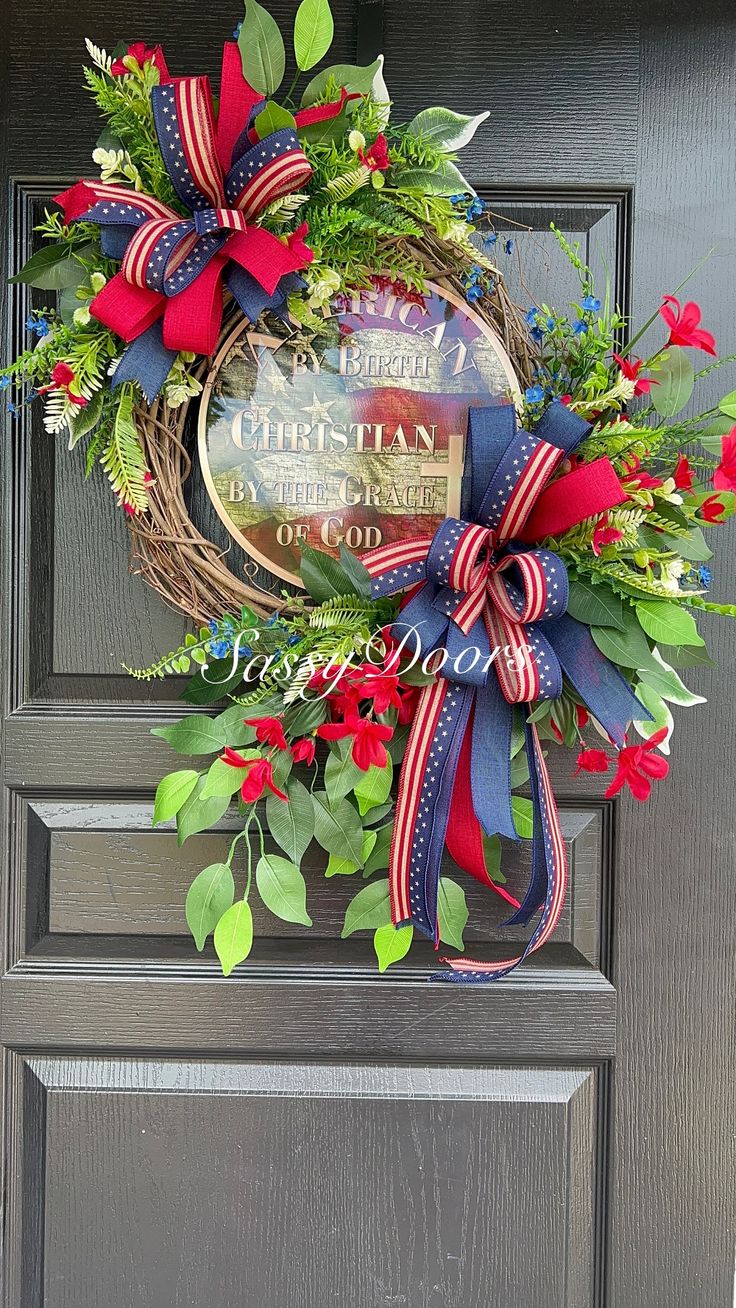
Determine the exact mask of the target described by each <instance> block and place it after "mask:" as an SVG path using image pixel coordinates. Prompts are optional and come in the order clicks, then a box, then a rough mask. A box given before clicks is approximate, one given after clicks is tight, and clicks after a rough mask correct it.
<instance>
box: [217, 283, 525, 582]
mask: <svg viewBox="0 0 736 1308" xmlns="http://www.w3.org/2000/svg"><path fill="white" fill-rule="evenodd" d="M323 316H324V325H323V326H320V328H319V329H317V330H312V329H309V330H307V329H305V328H303V327H301V326H297V325H295V324H292V323H290V322H289V321H284V320H282V319H279V318H276V317H275V316H270V317H267V318H266V319H265V320H263V319H262V320H261V321H260V322H259V324H258V325H257V326H253V325H251V324H248V323H245V322H243V323H241V324H239V325H238V327H237V328H236V330H235V331H234V332H233V333H232V334H231V336H230V337H229V338H228V340H227V341H226V342H225V344H224V345H223V347H222V349H221V351H220V353H219V355H218V356H217V358H216V360H215V362H214V365H213V368H212V371H211V373H210V376H209V378H208V381H207V385H206V387H205V391H204V395H203V400H202V406H201V412H200V429H199V449H200V461H201V466H202V469H203V474H204V478H205V482H206V485H207V488H208V491H209V494H210V496H211V498H212V500H213V502H214V504H215V507H216V509H217V512H218V514H219V515H220V517H221V518H222V520H223V522H224V523H225V525H226V526H227V528H228V530H229V531H230V533H231V534H232V535H233V536H234V537H235V539H236V540H237V541H238V542H239V543H240V544H241V545H242V546H243V547H244V549H245V550H246V551H247V552H248V553H249V554H250V555H251V556H252V557H253V558H254V559H256V560H257V561H258V562H259V563H260V564H261V565H263V566H264V567H266V568H267V569H269V571H271V572H273V573H275V574H276V575H277V576H279V577H281V578H283V579H284V580H286V581H290V582H295V583H298V576H297V572H298V567H299V549H300V545H301V544H308V545H311V546H313V547H314V548H317V549H321V550H326V551H328V552H331V553H334V554H335V555H337V554H338V553H339V549H340V545H341V544H343V543H344V544H345V545H347V546H348V547H349V548H350V549H352V550H354V551H355V552H357V553H361V552H362V551H364V550H367V549H373V548H375V547H377V546H379V545H385V544H390V543H391V542H393V541H397V540H402V539H406V538H407V537H411V536H416V535H422V536H424V535H427V534H431V533H432V532H433V531H434V530H435V529H436V528H437V526H439V523H440V522H441V521H442V519H443V518H445V517H447V515H448V514H449V515H459V513H460V485H461V478H462V471H463V458H464V436H465V432H466V430H467V425H468V410H469V409H470V408H473V407H477V406H480V405H488V404H489V403H492V402H493V401H496V402H498V403H512V402H513V399H512V397H513V395H515V394H516V393H517V392H518V383H517V380H516V377H515V375H514V370H513V367H512V365H511V362H510V360H509V358H508V356H507V354H506V353H505V351H504V348H503V346H502V344H501V342H500V340H499V339H498V337H497V336H496V335H495V333H494V332H493V331H492V329H491V328H490V327H489V326H488V325H487V324H486V323H484V322H482V321H481V319H480V318H479V317H477V316H476V315H475V314H474V313H473V311H472V309H470V308H469V307H468V306H467V305H466V304H464V303H463V302H462V301H461V300H460V299H459V298H457V297H456V296H454V295H453V294H452V293H451V292H449V291H446V290H444V289H441V288H440V287H437V286H434V285H431V286H429V287H428V288H427V290H426V292H425V293H424V294H423V295H421V296H419V295H413V294H412V295H409V296H407V295H406V294H404V295H401V294H398V293H397V292H396V291H395V290H394V289H393V288H392V287H391V286H390V285H388V286H384V284H383V281H382V280H380V281H377V284H376V285H375V286H374V287H372V288H371V289H368V290H361V291H356V292H355V293H354V295H351V296H349V297H348V296H341V297H340V298H339V299H338V300H336V301H335V302H334V303H332V304H331V305H329V306H326V307H325V309H324V310H323Z"/></svg>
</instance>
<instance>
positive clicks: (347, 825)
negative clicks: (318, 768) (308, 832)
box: [312, 790, 363, 865]
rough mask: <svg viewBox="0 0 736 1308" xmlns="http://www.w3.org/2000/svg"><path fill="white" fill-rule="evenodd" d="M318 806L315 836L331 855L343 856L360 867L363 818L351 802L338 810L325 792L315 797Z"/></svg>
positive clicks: (315, 818)
mask: <svg viewBox="0 0 736 1308" xmlns="http://www.w3.org/2000/svg"><path fill="white" fill-rule="evenodd" d="M312 802H313V804H314V834H315V836H316V838H317V840H318V842H319V844H320V845H321V846H322V848H323V849H326V850H327V853H328V854H339V855H340V857H341V858H348V859H350V861H351V863H356V864H358V865H360V863H361V862H362V850H363V828H362V827H361V825H360V818H359V817H358V814H357V813H356V811H355V809H354V808H353V806H352V804H350V803H349V802H348V800H347V799H341V800H339V802H338V803H337V804H335V805H334V806H331V805H330V801H329V799H328V798H327V795H326V794H325V792H324V791H323V790H317V791H315V792H314V794H313V795H312Z"/></svg>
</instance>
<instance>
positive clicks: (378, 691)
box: [358, 664, 401, 714]
mask: <svg viewBox="0 0 736 1308" xmlns="http://www.w3.org/2000/svg"><path fill="white" fill-rule="evenodd" d="M364 666H365V668H366V672H367V675H366V677H365V680H363V681H360V682H359V683H358V685H359V691H360V698H361V699H372V700H373V708H374V710H375V712H376V713H378V714H381V713H387V712H388V710H389V709H390V708H401V697H400V695H399V678H398V677H397V676H396V674H395V673H391V672H382V671H380V670H378V669H376V668H372V667H371V665H370V664H366V665H364Z"/></svg>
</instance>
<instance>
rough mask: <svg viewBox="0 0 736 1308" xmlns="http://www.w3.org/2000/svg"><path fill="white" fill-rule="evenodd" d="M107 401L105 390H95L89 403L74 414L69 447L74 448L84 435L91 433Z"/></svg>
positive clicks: (70, 427)
mask: <svg viewBox="0 0 736 1308" xmlns="http://www.w3.org/2000/svg"><path fill="white" fill-rule="evenodd" d="M104 402H105V391H104V390H99V391H95V393H94V395H93V396H92V399H91V400H90V402H89V404H86V405H85V406H84V408H82V409H80V410H79V412H78V413H75V414H73V415H72V417H71V418H70V419H69V442H68V445H67V449H70V450H73V449H74V446H75V445H76V444H77V442H78V441H80V440H81V439H82V437H83V436H87V435H89V433H90V432H91V431H92V429H93V427H96V426H97V424H98V422H99V421H100V417H101V416H102V406H103V404H104Z"/></svg>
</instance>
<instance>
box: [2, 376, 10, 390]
mask: <svg viewBox="0 0 736 1308" xmlns="http://www.w3.org/2000/svg"><path fill="white" fill-rule="evenodd" d="M9 385H10V378H9V377H8V376H7V375H6V376H5V377H0V391H6V390H7V389H8V387H9Z"/></svg>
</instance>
